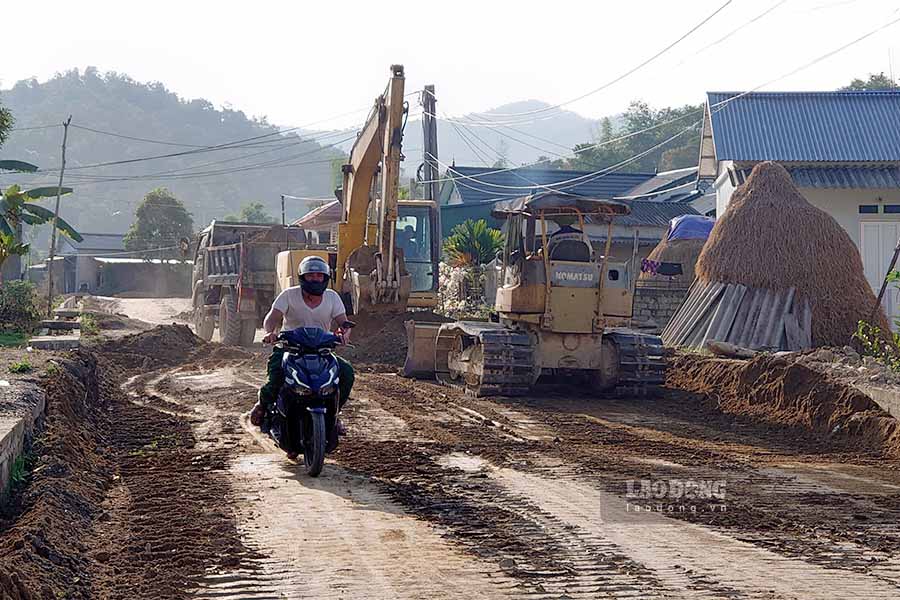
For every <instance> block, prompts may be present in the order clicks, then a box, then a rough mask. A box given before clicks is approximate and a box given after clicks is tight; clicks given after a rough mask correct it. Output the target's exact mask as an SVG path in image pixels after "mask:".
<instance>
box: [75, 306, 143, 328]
mask: <svg viewBox="0 0 900 600" xmlns="http://www.w3.org/2000/svg"><path fill="white" fill-rule="evenodd" d="M81 314H82V315H91V316H92V317H93V318H94V320H95V321H96V322H97V327H99V328H100V329H103V330H107V331H121V330H124V329H132V330H136V331H146V330H147V329H151V328H152V327H153V325H151V324H150V323H147V322H145V321H138V320H137V319H132V318H130V317H129V316H128V315H124V314H122V313H116V314H111V313H105V312H96V311H91V310H88V311H82V312H81Z"/></svg>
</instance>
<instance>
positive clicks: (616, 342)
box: [404, 191, 665, 396]
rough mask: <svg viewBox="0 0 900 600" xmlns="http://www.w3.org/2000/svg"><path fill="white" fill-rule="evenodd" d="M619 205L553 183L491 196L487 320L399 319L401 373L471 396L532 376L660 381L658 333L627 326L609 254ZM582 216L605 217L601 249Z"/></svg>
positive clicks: (619, 267) (622, 288) (601, 382)
mask: <svg viewBox="0 0 900 600" xmlns="http://www.w3.org/2000/svg"><path fill="white" fill-rule="evenodd" d="M629 212H630V209H629V207H628V205H627V204H625V203H623V202H617V201H612V200H603V199H597V198H588V197H584V196H578V195H574V194H567V193H562V192H556V191H550V192H543V193H539V194H532V195H530V196H524V197H521V198H517V199H514V200H508V201H502V202H498V203H497V204H495V205H494V207H493V209H492V214H493V216H495V217H496V218H498V219H503V220H504V221H505V224H504V227H503V231H504V238H505V239H504V247H503V254H502V259H501V261H502V262H501V265H502V270H501V276H500V283H501V285H500V286H499V287H498V289H497V296H496V301H495V307H494V308H495V311H496V322H480V321H457V322H453V323H444V324H436V323H419V322H415V321H409V322H408V323H407V332H408V334H409V343H408V350H407V352H408V355H407V360H406V365H405V366H404V372H405V374H407V375H410V376H420V377H421V376H426V377H431V378H434V377H436V378H437V379H438V381H440V382H442V383H445V384H447V385H450V386H454V387H457V388H460V389H462V390H464V391H466V392H468V393H470V394H473V395H476V396H489V395H504V396H515V395H523V394H526V393H528V392H529V391H530V390H531V389H532V386H534V385H535V383H537V381H538V378H539V377H541V376H542V375H559V376H563V377H564V378H565V379H566V380H567V381H576V382H578V383H579V384H580V385H588V386H591V387H593V388H595V389H598V390H608V389H611V388H614V387H616V386H629V387H635V388H640V389H642V390H646V389H648V387H649V386H655V385H657V384H660V383H662V382H663V380H664V377H665V357H664V350H663V345H662V341H661V340H660V338H659V336H655V335H649V334H646V333H641V332H638V331H635V330H633V329H631V328H630V323H631V317H632V300H633V292H632V288H631V285H630V275H629V273H628V263H624V262H622V263H619V262H616V261H613V260H611V259H610V257H609V251H610V244H611V241H612V223H613V219H614V218H615V217H616V216H621V215H627V214H628V213H629ZM551 222H554V223H556V225H557V226H558V228H557V229H556V231H553V232H551V231H550V225H549V223H551ZM586 222H589V223H592V224H604V223H605V224H607V225H608V228H607V236H606V247H605V250H604V251H603V252H600V251H598V250H595V249H594V248H593V246H592V245H591V243H590V240H589V239H588V237H587V235H586V234H585V233H584V231H585V223H586Z"/></svg>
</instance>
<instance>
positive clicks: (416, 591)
mask: <svg viewBox="0 0 900 600" xmlns="http://www.w3.org/2000/svg"><path fill="white" fill-rule="evenodd" d="M198 378H200V379H202V380H203V381H205V382H211V384H213V385H214V383H213V382H219V383H222V382H227V383H228V385H226V386H224V387H218V388H217V387H212V388H206V389H203V391H202V399H203V402H198V401H197V400H199V399H200V398H199V396H198V392H195V391H194V390H192V389H190V387H189V386H188V385H187V384H186V382H188V381H191V382H193V383H192V384H191V385H195V384H196V382H197V381H198ZM143 381H144V383H145V385H146V387H145V388H143V389H142V390H141V392H140V395H141V396H142V397H144V398H150V399H154V400H153V402H155V403H158V402H164V403H166V404H167V405H169V406H180V407H182V408H181V410H182V411H185V410H188V409H189V408H190V409H191V410H192V411H193V412H194V413H196V415H197V416H199V417H200V418H199V420H200V421H201V422H199V423H194V430H195V432H203V433H202V434H200V433H198V435H200V436H212V439H216V440H217V443H218V444H230V443H231V444H233V443H234V440H233V439H230V438H235V437H239V438H241V441H240V442H239V444H238V445H239V452H238V455H237V457H236V458H235V459H233V460H232V461H231V462H230V467H229V472H230V475H231V489H232V494H233V495H234V496H235V497H236V499H237V504H238V507H239V508H238V515H237V517H238V518H237V521H238V527H239V530H240V536H241V539H242V540H243V543H244V544H245V545H246V546H247V547H248V548H249V549H250V550H251V551H252V552H253V553H254V554H255V555H256V557H255V558H253V559H250V560H246V561H243V562H242V563H241V565H240V566H239V567H237V568H234V569H216V570H214V571H212V572H210V573H208V574H207V576H206V577H205V578H204V579H203V580H202V581H201V582H200V583H199V584H198V585H197V586H196V587H195V588H194V593H195V595H196V596H197V597H201V598H220V599H228V598H270V597H297V596H301V597H306V596H309V597H316V598H331V597H334V598H422V597H454V598H456V597H460V598H484V597H491V598H495V597H504V596H506V595H507V592H508V591H509V590H511V589H514V587H515V583H516V582H515V580H514V579H512V578H510V577H508V576H507V575H506V574H505V573H504V572H503V571H502V570H501V569H500V568H499V567H497V566H496V565H495V564H492V563H490V562H484V561H480V560H478V559H477V558H476V557H472V556H470V555H468V554H466V553H463V552H460V551H459V550H458V549H457V548H455V547H454V545H453V544H452V543H451V542H449V541H447V540H445V539H444V536H443V534H442V532H441V531H440V530H437V529H435V528H434V527H432V526H430V525H429V524H428V523H426V522H424V521H422V520H420V519H417V518H415V516H414V515H411V514H409V513H408V512H407V511H405V510H404V508H403V507H402V506H401V505H398V504H397V503H395V502H394V501H393V500H392V499H390V498H389V497H388V496H387V495H385V494H384V493H383V492H382V491H380V490H379V488H378V486H376V485H374V484H373V483H372V482H371V480H370V479H369V478H368V477H360V476H359V475H355V474H353V473H349V472H346V471H345V470H344V469H342V468H340V467H338V466H336V465H334V464H333V463H331V462H330V461H329V464H327V465H326V470H325V473H324V474H323V476H322V477H320V478H318V479H312V478H309V477H307V476H306V475H305V474H302V468H301V467H299V466H298V465H296V464H293V463H290V462H289V461H287V460H286V458H285V457H284V454H283V453H282V452H280V451H277V450H275V448H274V446H273V445H272V444H271V442H269V441H268V440H266V439H264V438H263V437H262V436H261V435H260V434H259V433H258V432H255V431H254V430H253V428H252V427H251V426H250V425H249V423H248V422H247V420H246V418H245V417H243V416H241V413H243V412H245V411H246V410H247V409H248V408H249V406H250V405H251V404H252V398H253V396H254V395H255V386H256V385H257V384H258V380H257V379H256V378H255V377H254V375H253V374H252V373H249V372H248V371H247V370H245V369H242V370H241V372H240V373H234V372H233V371H231V372H229V369H228V368H225V369H219V370H217V371H206V372H201V373H200V374H198V373H197V372H196V370H194V369H190V368H185V367H180V368H177V369H174V370H171V371H167V372H165V373H163V374H162V375H160V376H153V377H145V378H144V380H143ZM376 410H377V409H376ZM384 415H387V413H383V414H382V416H384ZM236 420H237V421H239V423H240V426H242V427H243V429H241V427H238V431H231V430H229V429H228V427H227V426H222V425H221V424H222V423H227V422H229V421H236ZM398 423H399V425H398ZM384 425H385V428H386V429H387V430H389V429H390V428H391V427H392V426H402V422H400V421H398V420H394V421H391V419H385V420H384ZM214 432H216V433H217V434H218V437H217V438H216V437H215V436H214V435H213V433H214ZM201 439H203V437H201Z"/></svg>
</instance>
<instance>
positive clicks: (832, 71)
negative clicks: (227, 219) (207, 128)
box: [0, 0, 900, 129]
mask: <svg viewBox="0 0 900 600" xmlns="http://www.w3.org/2000/svg"><path fill="white" fill-rule="evenodd" d="M724 2H725V0H682V1H677V2H676V1H672V0H664V1H651V0H630V1H626V2H597V1H594V2H589V1H584V0H583V1H581V2H572V1H568V0H554V1H552V2H546V1H544V2H531V1H517V2H488V1H484V0H482V1H480V2H470V1H468V0H457V1H455V2H452V3H448V2H421V1H419V2H411V1H402V2H390V1H388V2H373V1H368V2H357V1H348V0H344V1H340V2H336V1H329V2H323V1H294V2H287V1H283V2H276V1H271V0H255V1H254V2H246V1H243V2H228V1H222V0H219V1H217V2H209V1H199V0H180V1H178V2H170V1H164V0H159V1H155V2H143V3H135V2H122V1H115V2H113V1H108V2H101V1H99V0H80V1H79V2H77V3H74V4H73V3H69V2H66V3H63V2H46V1H44V2H42V1H40V0H37V1H32V2H7V3H4V6H3V9H2V15H3V17H4V18H3V22H4V27H3V38H4V40H3V41H4V44H3V45H4V48H5V49H6V50H5V51H4V52H3V60H2V61H0V87H3V88H8V87H10V86H11V85H12V84H14V83H15V82H16V81H18V80H20V79H23V78H27V77H37V78H38V79H39V80H44V79H47V78H48V77H50V76H52V75H53V74H54V73H55V72H58V71H63V70H66V69H70V68H72V67H78V68H81V69H83V68H84V67H86V66H89V65H91V66H96V67H97V68H99V69H100V70H101V71H105V70H114V71H119V72H123V73H127V74H129V75H131V76H132V77H133V78H135V79H137V80H140V81H154V80H158V81H161V82H163V83H164V84H165V85H166V86H167V87H168V88H169V89H171V90H172V91H174V92H176V93H178V94H179V95H181V96H184V97H186V98H194V97H204V98H207V99H209V100H210V101H212V102H213V103H215V104H216V105H221V104H224V103H230V104H231V105H232V106H233V107H234V108H238V109H241V110H244V111H245V112H247V113H249V114H253V115H266V116H268V118H269V120H270V121H272V122H274V123H278V124H283V125H305V124H308V123H311V122H315V121H319V120H322V119H327V118H330V117H333V116H335V115H338V114H340V113H345V112H348V111H354V110H357V109H365V108H366V107H368V106H370V104H371V101H372V99H373V98H374V97H375V96H376V95H377V94H378V93H379V92H380V91H381V90H382V89H383V87H384V85H385V83H386V80H387V77H388V66H389V65H390V64H391V63H395V62H399V63H402V64H404V65H405V66H406V73H407V90H408V91H411V90H414V89H419V88H421V86H423V85H424V84H426V83H433V84H435V85H436V87H437V97H438V101H439V105H438V107H439V110H440V111H441V112H443V113H446V114H450V115H458V114H462V113H466V112H470V111H478V110H484V109H488V108H491V107H494V106H497V105H500V104H503V103H506V102H510V101H515V100H523V99H529V98H535V99H539V100H544V101H547V102H551V103H554V104H555V103H561V102H566V101H568V100H570V99H572V98H575V97H578V96H580V95H582V94H584V93H586V92H589V91H591V90H593V89H595V88H598V87H600V86H602V85H603V84H605V83H606V82H608V81H610V80H612V79H614V78H616V77H617V76H619V75H621V74H622V73H624V72H626V71H628V70H629V69H630V68H632V67H633V66H635V65H637V64H639V63H640V62H642V61H643V60H645V59H647V58H649V57H650V56H652V55H653V54H654V53H656V52H657V51H659V50H660V49H662V48H664V47H665V46H666V45H668V44H669V43H671V42H673V41H675V40H676V39H677V38H679V37H680V36H681V35H683V34H684V33H685V32H687V31H688V30H689V29H690V28H692V27H693V26H695V25H696V24H697V23H699V22H700V21H702V20H703V19H704V18H705V17H707V16H708V15H709V14H710V13H712V12H713V11H714V10H716V8H718V7H719V6H721V5H722V4H723V3H724ZM776 5H778V6H777V7H776V8H774V10H772V11H771V12H770V13H768V14H767V15H765V16H763V17H761V18H759V19H758V20H757V21H756V22H753V23H750V24H747V23H748V22H749V21H750V20H751V19H753V18H754V17H757V16H758V15H760V14H761V13H763V12H764V11H766V10H767V9H769V8H770V7H773V6H776ZM898 17H900V0H786V1H784V2H780V0H732V2H731V3H730V4H729V5H728V6H727V7H725V8H724V9H723V10H722V11H721V12H720V13H719V14H718V15H716V16H715V17H714V18H713V19H712V20H710V21H709V22H708V23H707V24H706V25H704V26H703V27H701V28H700V29H699V30H697V31H696V32H695V33H693V34H692V35H690V36H689V37H687V38H686V39H685V40H684V41H683V42H681V43H679V44H678V45H676V46H675V47H674V48H673V49H671V50H670V51H668V52H666V53H665V54H664V55H663V56H662V57H661V58H659V59H658V60H656V61H654V62H653V63H651V64H650V65H648V66H647V67H645V68H643V69H641V70H639V71H638V72H637V73H635V74H633V75H631V76H629V77H627V78H625V79H623V80H622V81H620V82H618V83H616V84H614V85H612V86H610V87H609V88H607V89H605V90H603V91H600V92H598V93H596V94H593V95H590V96H589V97H587V98H585V99H583V100H580V101H578V102H575V103H573V104H571V105H567V106H566V108H569V109H571V110H575V111H576V112H579V113H581V114H583V115H586V116H590V117H600V116H603V115H607V114H612V113H616V112H619V111H621V110H622V109H623V108H624V107H625V106H626V105H627V103H628V102H629V101H630V100H632V99H636V98H641V99H644V100H647V101H649V102H650V103H651V104H654V105H675V104H683V103H689V102H690V103H697V102H700V101H702V99H703V93H704V92H705V91H707V90H745V89H749V88H754V87H756V86H758V85H760V84H761V83H763V82H765V81H768V80H770V79H773V78H774V77H776V76H780V75H782V74H784V73H786V72H789V71H791V70H792V69H794V68H796V67H798V66H800V65H802V64H804V63H806V62H808V61H810V60H812V59H814V58H816V57H818V56H820V55H823V54H825V53H827V52H829V51H831V50H833V49H835V48H837V47H839V46H840V45H842V44H843V43H845V42H849V41H851V40H853V39H855V38H857V37H859V36H860V35H862V34H864V33H866V32H868V31H870V30H872V29H874V28H876V27H878V26H879V25H881V24H884V23H887V22H888V21H890V20H893V19H896V18H898ZM743 25H746V26H745V27H743V28H742V29H740V30H739V31H737V32H736V33H734V34H733V35H731V36H730V37H728V38H727V39H725V40H723V41H721V42H720V43H718V44H716V45H714V46H712V47H710V48H707V49H705V50H703V48H704V47H705V46H707V45H709V44H711V43H713V42H715V41H716V40H719V39H720V38H722V37H723V36H725V35H726V34H728V33H729V32H731V31H732V30H734V29H736V28H738V27H741V26H743ZM10 49H12V51H10ZM891 50H893V61H894V63H895V64H894V70H895V72H897V74H898V75H900V24H897V25H894V26H893V27H891V28H889V29H886V30H884V31H882V32H880V33H878V34H876V35H874V36H872V37H870V38H869V39H867V40H865V41H863V42H861V43H859V44H857V45H856V46H854V47H853V48H851V49H849V50H847V51H845V52H843V53H841V54H839V55H837V56H834V57H832V58H830V59H828V60H826V61H824V62H822V63H820V64H819V65H817V66H814V67H812V68H810V69H807V70H805V71H803V72H801V73H799V74H796V75H792V76H790V77H789V78H787V79H785V80H784V81H782V82H779V83H777V84H774V85H772V86H769V87H767V88H765V89H770V90H775V89H781V90H804V89H809V90H825V89H834V88H836V87H838V86H840V85H843V84H845V83H847V82H848V81H849V80H850V79H851V78H853V77H855V76H865V75H866V74H867V73H869V72H879V71H885V72H888V70H889V54H890V52H891ZM363 117H364V115H363V114H361V113H360V114H354V115H351V116H347V117H342V118H340V119H336V120H331V121H328V122H325V123H318V124H316V125H315V128H317V129H323V128H331V127H337V126H350V125H353V124H355V123H356V122H358V121H361V120H362V118H363ZM76 118H77V117H76ZM19 125H20V126H26V125H31V124H26V123H20V124H19Z"/></svg>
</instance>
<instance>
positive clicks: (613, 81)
mask: <svg viewBox="0 0 900 600" xmlns="http://www.w3.org/2000/svg"><path fill="white" fill-rule="evenodd" d="M732 1H733V0H726V2H725V3H724V4H722V5H721V6H719V8H717V9H716V10H714V11H713V12H712V13H710V14H709V15H707V16H706V17H705V18H704V19H703V20H702V21H700V22H699V23H697V24H696V25H694V26H693V27H691V28H690V29H688V30H687V31H686V32H685V33H683V34H682V35H681V36H680V37H679V38H678V39H676V40H675V41H674V42H672V43H670V44H669V45H667V46H666V47H664V48H663V49H662V50H660V51H658V52H657V53H656V54H654V55H653V56H651V57H650V58H648V59H646V60H644V61H643V62H641V63H639V64H637V65H635V66H634V67H632V68H631V69H629V70H627V71H625V72H624V73H622V74H621V75H619V76H618V77H615V78H614V79H611V80H610V81H607V82H606V83H604V84H603V85H601V86H600V87H598V88H595V89H593V90H591V91H589V92H587V93H585V94H582V95H580V96H577V97H576V98H573V99H571V100H567V101H565V102H560V103H559V104H554V105H552V106H545V107H543V108H538V109H535V110H529V111H524V112H519V113H495V114H497V115H499V116H501V117H520V116H527V115H535V114H540V113H545V112H547V111H551V110H555V109H557V108H561V107H563V106H566V105H568V104H572V103H573V102H578V101H579V100H583V99H585V98H587V97H588V96H593V95H594V94H596V93H597V92H601V91H603V90H605V89H606V88H608V87H610V86H612V85H614V84H616V83H618V82H620V81H622V80H623V79H625V78H626V77H629V76H630V75H632V74H634V73H636V72H637V71H639V70H641V69H643V68H644V67H646V66H647V65H649V64H650V63H652V62H653V61H655V60H656V59H657V58H659V57H660V56H662V55H663V54H665V53H666V52H668V51H669V50H671V49H672V48H674V47H675V46H677V45H678V44H679V43H681V42H682V41H684V40H685V39H687V38H688V37H689V36H690V35H691V34H693V33H694V32H695V31H697V30H698V29H700V28H701V27H703V26H704V25H705V24H706V23H708V22H709V21H710V20H711V19H712V18H713V17H715V16H716V15H717V14H719V13H720V12H722V11H723V10H724V9H725V7H727V6H728V5H729V4H731V3H732Z"/></svg>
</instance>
